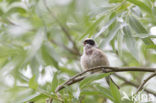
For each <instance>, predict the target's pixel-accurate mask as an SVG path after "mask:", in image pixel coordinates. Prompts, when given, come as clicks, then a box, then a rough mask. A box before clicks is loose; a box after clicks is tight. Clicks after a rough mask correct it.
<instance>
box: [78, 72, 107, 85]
mask: <svg viewBox="0 0 156 103" xmlns="http://www.w3.org/2000/svg"><path fill="white" fill-rule="evenodd" d="M108 75H109V73H107V74H106V73H104V74H103V73H102V74H93V75H91V76H89V77H87V78H85V79H84V80H83V81H81V82H80V88H84V87H85V86H87V85H88V84H90V83H91V82H92V81H95V80H98V79H101V78H104V77H106V76H108Z"/></svg>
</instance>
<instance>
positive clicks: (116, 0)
mask: <svg viewBox="0 0 156 103" xmlns="http://www.w3.org/2000/svg"><path fill="white" fill-rule="evenodd" d="M122 1H123V0H109V2H110V3H118V2H122Z"/></svg>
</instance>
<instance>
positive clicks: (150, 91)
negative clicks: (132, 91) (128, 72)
mask: <svg viewBox="0 0 156 103" xmlns="http://www.w3.org/2000/svg"><path fill="white" fill-rule="evenodd" d="M113 75H114V76H115V77H117V78H119V79H120V80H123V81H124V82H125V84H127V85H131V86H134V87H136V88H138V87H139V85H138V84H136V83H133V82H131V81H128V80H127V79H125V78H124V77H122V76H120V75H118V74H115V73H114V74H113ZM144 91H145V92H147V93H150V94H153V95H155V96H156V93H155V92H153V91H152V90H149V89H146V88H145V89H144Z"/></svg>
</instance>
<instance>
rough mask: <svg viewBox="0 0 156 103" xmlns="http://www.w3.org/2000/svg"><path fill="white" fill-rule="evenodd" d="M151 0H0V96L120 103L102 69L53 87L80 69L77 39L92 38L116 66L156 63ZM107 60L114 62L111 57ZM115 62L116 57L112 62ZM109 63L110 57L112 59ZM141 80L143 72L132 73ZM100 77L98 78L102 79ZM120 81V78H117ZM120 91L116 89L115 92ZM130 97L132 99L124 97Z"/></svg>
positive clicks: (39, 102)
mask: <svg viewBox="0 0 156 103" xmlns="http://www.w3.org/2000/svg"><path fill="white" fill-rule="evenodd" d="M155 4H156V1H155V0H0V89H1V90H2V91H1V93H0V97H1V98H2V99H0V102H2V103H17V102H19V103H21V102H30V101H33V102H35V103H43V102H45V101H46V100H47V99H48V98H53V103H60V102H61V101H63V102H64V103H79V102H81V103H88V102H89V103H97V102H98V103H103V102H106V99H109V100H110V101H112V102H114V103H121V102H123V103H124V101H123V100H122V99H121V98H122V94H121V92H122V91H126V92H127V93H128V94H129V92H131V90H132V89H133V87H131V86H130V87H128V88H127V87H123V88H121V89H120V90H118V89H117V87H116V86H115V85H114V84H113V83H110V88H107V87H106V86H104V85H103V83H101V82H96V81H97V80H101V78H104V77H105V76H106V75H105V74H96V75H91V76H89V77H87V78H86V79H84V80H83V81H81V82H80V83H76V84H74V85H72V86H66V88H65V89H63V90H61V91H60V96H58V95H57V94H56V93H55V92H54V91H55V89H56V87H57V86H58V85H60V84H62V83H63V82H65V81H66V80H67V79H69V78H70V77H71V76H73V75H75V74H77V73H78V72H81V71H82V69H81V67H80V63H79V58H80V55H81V54H82V43H81V42H82V41H83V40H84V39H85V38H87V37H92V38H94V39H95V40H96V42H97V44H98V45H99V47H100V48H101V49H103V50H105V47H109V48H110V49H109V50H108V51H107V49H106V51H105V52H106V53H108V55H115V57H114V58H117V60H118V61H120V62H121V65H120V64H118V65H117V66H145V67H146V66H152V65H153V64H155V63H156V58H155V57H156V54H155V44H154V41H153V40H154V38H155V37H156V36H155V35H152V34H151V32H150V29H151V28H152V27H154V26H155V25H156V19H155V18H156V5H155ZM110 62H113V61H111V60H110ZM117 63H118V62H117ZM112 64H113V63H112ZM127 74H128V75H130V76H131V77H132V81H133V82H135V83H140V81H141V80H142V79H143V77H144V75H145V74H143V73H131V72H128V73H127ZM102 80H103V79H102ZM117 81H118V83H119V84H121V82H122V81H120V80H117ZM120 94H121V95H120ZM126 102H130V103H132V101H126Z"/></svg>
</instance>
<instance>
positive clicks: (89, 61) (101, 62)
mask: <svg viewBox="0 0 156 103" xmlns="http://www.w3.org/2000/svg"><path fill="white" fill-rule="evenodd" d="M81 65H82V67H83V68H84V69H90V68H93V67H97V66H106V65H107V62H106V60H105V59H104V58H103V57H101V58H99V57H97V56H92V55H91V56H87V55H84V56H82V57H81Z"/></svg>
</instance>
